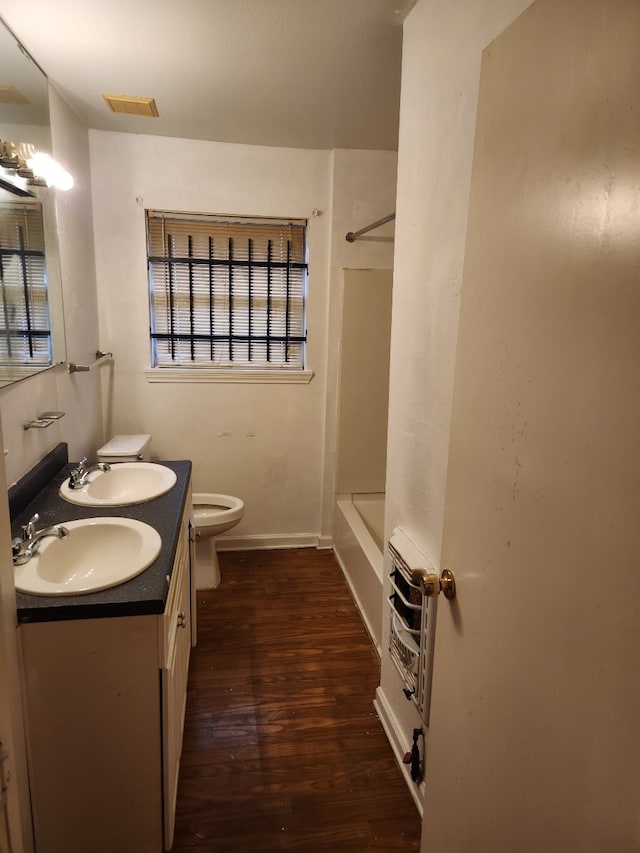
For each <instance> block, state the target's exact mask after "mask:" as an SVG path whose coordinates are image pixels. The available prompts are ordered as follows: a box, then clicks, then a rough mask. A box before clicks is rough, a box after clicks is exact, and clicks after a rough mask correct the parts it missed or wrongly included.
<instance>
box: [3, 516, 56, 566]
mask: <svg viewBox="0 0 640 853" xmlns="http://www.w3.org/2000/svg"><path fill="white" fill-rule="evenodd" d="M38 521H40V516H39V515H38V513H36V514H35V515H34V516H33V517H32V518H31V519H30V520H29V522H28V523H27V524H24V525H23V526H22V536H16V538H15V539H14V540H13V542H12V543H11V549H12V552H13V565H14V566H22V565H23V564H24V563H28V562H29V560H30V559H31V558H32V557H33V556H35V554H37V553H38V548H39V547H40V542H41V541H42V540H43V539H44V538H45V536H57V538H58V539H64V538H65V537H66V536H68V535H69V530H68V529H67V528H66V527H64V526H63V525H62V524H52V525H51V526H50V527H43V528H42V530H36V524H37V523H38Z"/></svg>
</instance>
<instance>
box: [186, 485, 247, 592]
mask: <svg viewBox="0 0 640 853" xmlns="http://www.w3.org/2000/svg"><path fill="white" fill-rule="evenodd" d="M192 502H193V523H194V527H195V531H196V567H195V569H196V571H195V576H196V577H195V580H196V589H211V588H212V587H216V586H218V584H219V583H220V580H221V577H220V565H219V563H218V554H217V552H216V537H217V536H219V535H220V534H221V533H225V532H226V531H227V530H231V528H232V527H235V526H236V524H238V522H239V521H240V520H241V519H242V516H243V515H244V501H242V500H241V499H240V498H236V497H233V495H219V494H213V493H209V492H194V494H193V495H192Z"/></svg>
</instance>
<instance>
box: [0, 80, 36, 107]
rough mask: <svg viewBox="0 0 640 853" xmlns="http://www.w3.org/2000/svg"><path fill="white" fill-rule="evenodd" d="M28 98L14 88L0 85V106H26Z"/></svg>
mask: <svg viewBox="0 0 640 853" xmlns="http://www.w3.org/2000/svg"><path fill="white" fill-rule="evenodd" d="M28 103H30V101H29V99H28V98H25V96H24V95H23V94H22V92H19V91H18V90H17V89H16V87H15V86H3V85H2V84H0V104H28Z"/></svg>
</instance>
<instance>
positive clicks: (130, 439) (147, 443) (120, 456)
mask: <svg viewBox="0 0 640 853" xmlns="http://www.w3.org/2000/svg"><path fill="white" fill-rule="evenodd" d="M97 456H98V461H99V462H143V461H144V462H149V461H150V459H151V436H150V435H114V436H113V438H111V439H109V441H108V442H107V443H106V444H105V445H104V446H103V447H101V448H100V449H99V450H98V454H97Z"/></svg>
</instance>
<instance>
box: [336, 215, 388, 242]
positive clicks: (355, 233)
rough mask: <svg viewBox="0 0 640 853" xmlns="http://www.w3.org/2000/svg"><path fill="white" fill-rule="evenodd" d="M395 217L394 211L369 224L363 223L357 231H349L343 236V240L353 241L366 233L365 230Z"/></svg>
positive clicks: (370, 229)
mask: <svg viewBox="0 0 640 853" xmlns="http://www.w3.org/2000/svg"><path fill="white" fill-rule="evenodd" d="M395 218H396V214H395V211H394V212H393V213H390V214H389V215H388V216H383V217H382V219H378V220H376V222H372V223H371V225H365V226H364V228H361V229H360V230H359V231H349V233H348V234H347V235H346V236H345V238H344V239H345V240H346V241H347V243H355V241H356V240H357V239H358V237H361V236H362V235H363V234H366V233H367V231H373V229H374V228H379V227H380V226H381V225H384V224H385V223H387V222H391V220H392V219H395Z"/></svg>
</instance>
